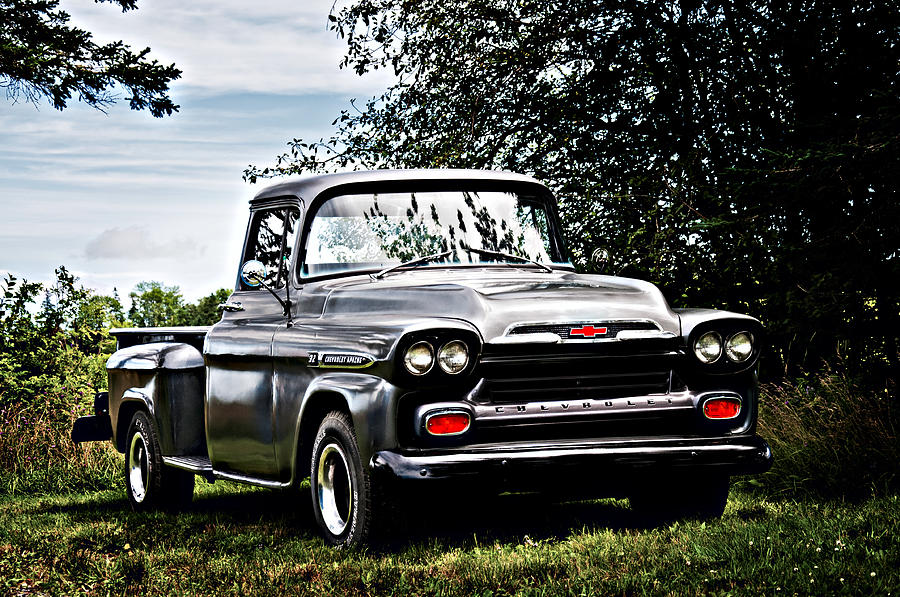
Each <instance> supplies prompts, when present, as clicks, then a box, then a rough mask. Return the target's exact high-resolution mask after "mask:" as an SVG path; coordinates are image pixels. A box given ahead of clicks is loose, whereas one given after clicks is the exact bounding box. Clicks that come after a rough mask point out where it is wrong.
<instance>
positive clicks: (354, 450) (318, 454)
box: [309, 411, 376, 547]
mask: <svg viewBox="0 0 900 597" xmlns="http://www.w3.org/2000/svg"><path fill="white" fill-rule="evenodd" d="M309 483H310V487H311V489H312V491H311V493H312V502H313V514H314V515H315V518H316V523H317V524H318V525H319V530H320V531H321V533H322V536H323V537H324V538H325V540H326V541H327V542H328V543H329V544H331V545H334V546H338V547H348V546H352V545H360V544H363V543H365V542H366V541H367V540H369V539H370V536H371V531H372V528H373V523H374V522H375V519H376V512H375V510H376V508H375V497H374V496H375V488H374V482H373V479H372V475H371V473H370V471H368V469H367V467H365V466H363V463H362V462H361V459H360V456H359V449H358V447H357V444H356V433H355V432H354V431H353V425H352V423H351V422H350V418H349V417H348V416H347V415H346V414H345V413H342V412H340V411H333V412H330V413H328V414H327V415H325V418H324V419H322V423H321V424H320V425H319V431H318V433H316V439H315V441H314V442H313V449H312V461H311V463H310V475H309Z"/></svg>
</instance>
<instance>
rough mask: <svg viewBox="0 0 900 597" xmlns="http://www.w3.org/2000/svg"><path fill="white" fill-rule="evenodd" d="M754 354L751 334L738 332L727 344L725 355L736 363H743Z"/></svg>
mask: <svg viewBox="0 0 900 597" xmlns="http://www.w3.org/2000/svg"><path fill="white" fill-rule="evenodd" d="M752 353H753V336H752V335H751V334H750V333H749V332H738V333H737V334H735V335H734V336H732V337H731V338H729V339H728V342H726V343H725V354H726V355H728V359H729V360H731V361H734V362H735V363H742V362H744V361H746V360H747V359H749V358H750V355H751V354H752Z"/></svg>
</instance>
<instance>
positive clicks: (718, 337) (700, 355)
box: [691, 330, 725, 365]
mask: <svg viewBox="0 0 900 597" xmlns="http://www.w3.org/2000/svg"><path fill="white" fill-rule="evenodd" d="M705 339H707V340H715V344H713V345H715V346H718V350H717V351H716V353H715V355H714V356H706V355H705V354H704V352H703V348H702V347H701V341H703V340H705ZM713 345H709V346H713ZM691 348H692V349H693V351H694V357H695V358H696V359H697V360H698V361H700V362H701V363H703V364H704V365H712V364H713V363H715V362H717V361H718V360H719V359H721V358H722V353H723V352H725V346H724V343H723V342H722V334H720V333H719V332H717V331H715V330H711V331H708V332H705V333H703V334H701V335H700V336H698V337H697V339H696V340H694V344H693V346H692V347H691Z"/></svg>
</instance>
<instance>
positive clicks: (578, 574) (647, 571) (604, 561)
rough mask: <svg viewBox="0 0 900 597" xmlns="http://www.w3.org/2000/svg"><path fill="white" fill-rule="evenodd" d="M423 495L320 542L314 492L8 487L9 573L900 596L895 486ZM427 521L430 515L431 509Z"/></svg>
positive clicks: (1, 500) (183, 587)
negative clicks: (660, 519)
mask: <svg viewBox="0 0 900 597" xmlns="http://www.w3.org/2000/svg"><path fill="white" fill-rule="evenodd" d="M449 510H450V508H448V507H447V506H446V505H445V506H444V507H443V508H442V509H441V511H439V512H434V513H433V514H429V512H432V510H430V509H429V508H428V505H427V504H425V505H424V507H421V506H420V507H419V508H417V509H415V510H413V511H410V512H408V513H407V516H408V517H412V518H413V521H412V523H411V524H408V525H407V526H408V527H409V528H410V529H414V531H411V532H404V533H403V534H402V535H401V536H398V537H395V538H394V539H393V540H392V541H391V542H389V543H387V544H385V545H383V546H382V547H380V548H378V549H377V550H369V551H350V552H341V551H335V550H333V549H330V548H327V547H325V546H324V545H323V543H322V542H321V540H320V539H319V538H318V537H317V535H316V534H315V532H314V530H313V521H312V518H311V514H310V507H309V495H308V489H306V490H305V491H301V492H299V493H297V492H290V493H288V492H283V493H280V492H270V491H265V490H256V489H250V488H245V487H241V486H237V485H233V484H229V483H222V482H218V483H216V484H214V485H209V484H206V483H202V482H201V483H198V488H197V493H196V495H195V500H194V504H193V505H192V507H191V508H190V509H189V510H187V511H185V512H181V513H177V514H172V513H152V514H135V513H133V512H131V510H130V508H129V506H128V503H127V502H126V500H125V498H124V494H123V493H122V492H121V491H100V492H94V493H87V494H68V495H64V494H60V495H47V496H43V497H23V496H21V495H20V496H17V497H10V496H4V497H0V579H2V580H0V582H2V585H0V587H2V589H0V590H2V591H3V592H5V593H6V594H10V595H36V594H45V593H46V594H61V593H65V594H76V593H83V592H86V593H91V594H117V595H118V594H134V595H138V594H140V595H146V594H206V595H213V594H215V595H220V594H254V595H261V594H278V595H280V594H323V593H335V594H360V595H364V594H378V595H410V594H416V595H419V594H460V595H474V594H480V595H507V594H538V595H545V594H574V595H603V594H615V595H619V594H621V595H632V594H655V595H707V594H710V595H729V594H743V595H761V594H770V595H792V594H799V595H825V594H848V595H890V594H892V593H893V594H895V595H896V594H900V498H898V497H897V496H892V497H882V498H871V499H869V500H865V501H860V502H821V501H819V502H816V501H786V500H782V501H773V500H766V499H764V498H762V497H759V496H758V495H756V494H755V493H749V492H746V491H743V490H741V489H733V490H732V493H731V499H730V501H729V505H728V509H727V510H726V512H725V516H724V517H723V518H722V519H721V520H719V521H712V522H706V523H702V522H696V521H690V522H678V523H674V524H666V525H663V526H658V527H648V526H646V524H643V523H642V522H641V521H640V520H637V519H635V518H634V517H633V516H632V515H631V513H630V511H629V510H628V507H627V502H625V501H615V500H603V501H593V502H572V503H553V502H547V501H544V500H542V499H541V498H537V497H534V496H522V495H508V496H500V497H499V498H494V499H493V500H480V499H479V498H477V497H472V498H471V499H468V498H466V499H462V500H460V502H459V503H458V504H456V505H455V507H453V508H452V511H449ZM433 517H437V519H434V518H433Z"/></svg>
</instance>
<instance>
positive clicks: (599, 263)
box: [591, 247, 609, 274]
mask: <svg viewBox="0 0 900 597" xmlns="http://www.w3.org/2000/svg"><path fill="white" fill-rule="evenodd" d="M591 263H592V264H594V266H596V268H597V271H598V272H600V273H601V274H602V273H603V270H605V269H606V265H607V264H608V263H609V251H607V250H606V249H604V248H602V247H601V248H599V249H594V252H593V253H591Z"/></svg>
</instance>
